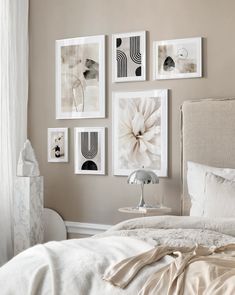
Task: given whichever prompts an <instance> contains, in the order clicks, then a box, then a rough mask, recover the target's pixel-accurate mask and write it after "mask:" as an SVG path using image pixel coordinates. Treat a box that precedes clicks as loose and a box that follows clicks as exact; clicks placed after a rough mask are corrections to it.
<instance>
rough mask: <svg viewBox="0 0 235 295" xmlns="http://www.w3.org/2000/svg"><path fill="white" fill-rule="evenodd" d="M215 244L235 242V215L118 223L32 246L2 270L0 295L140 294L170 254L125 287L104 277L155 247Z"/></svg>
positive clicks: (144, 219)
mask: <svg viewBox="0 0 235 295" xmlns="http://www.w3.org/2000/svg"><path fill="white" fill-rule="evenodd" d="M195 243H198V244H202V245H205V246H212V245H215V246H217V247H219V246H222V245H226V244H228V243H235V219H209V218H201V217H200V218H196V217H193V218H192V217H177V216H159V217H147V218H138V219H133V220H130V221H126V222H123V223H120V224H118V225H116V226H114V227H112V228H111V229H110V230H109V231H107V232H106V233H104V234H102V235H98V236H96V237H94V238H89V239H80V240H75V239H74V240H67V241H63V242H50V243H47V244H44V245H38V246H35V247H32V248H30V249H28V250H26V251H24V252H23V253H21V254H19V255H18V256H16V257H15V258H14V259H12V260H11V261H10V262H8V263H7V264H6V265H4V266H3V267H2V268H0V294H1V295H12V294H13V295H21V294H22V295H29V294H30V295H40V294H43V295H44V294H48V295H62V294H63V295H73V294H76V295H77V294H81V295H87V294H94V295H99V294H100V295H105V294H108V295H110V294H112V295H116V294H127V295H128V294H130V295H133V294H137V293H138V291H139V290H140V289H141V287H142V286H143V284H144V282H145V281H146V279H147V278H148V277H149V275H150V274H151V273H153V272H155V271H156V270H157V269H160V268H161V267H162V266H164V265H165V264H166V263H169V262H170V261H171V260H172V258H171V257H170V256H166V257H165V258H164V259H162V260H160V261H159V262H157V263H155V264H152V265H151V266H148V267H145V268H144V269H143V270H141V271H140V273H139V274H138V275H137V277H136V279H135V280H134V281H133V282H132V283H131V284H130V285H129V286H128V287H127V289H125V290H122V289H119V288H118V287H114V286H112V285H111V284H109V283H108V282H105V281H103V280H102V276H103V274H104V273H105V271H107V269H108V268H109V267H111V266H112V265H114V264H116V263H117V262H119V261H121V260H123V259H124V258H126V257H130V256H133V255H137V254H139V253H141V252H144V251H147V250H149V249H151V248H152V247H153V246H154V245H159V244H165V245H170V246H190V245H195Z"/></svg>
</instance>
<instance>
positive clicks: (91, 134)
mask: <svg viewBox="0 0 235 295" xmlns="http://www.w3.org/2000/svg"><path fill="white" fill-rule="evenodd" d="M74 168H75V174H105V128H104V127H81V128H80V127H79V128H75V129H74Z"/></svg>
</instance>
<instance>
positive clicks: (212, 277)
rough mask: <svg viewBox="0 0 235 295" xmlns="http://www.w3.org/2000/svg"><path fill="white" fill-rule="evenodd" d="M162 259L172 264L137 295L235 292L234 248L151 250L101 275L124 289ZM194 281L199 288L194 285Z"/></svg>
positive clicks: (148, 281)
mask: <svg viewBox="0 0 235 295" xmlns="http://www.w3.org/2000/svg"><path fill="white" fill-rule="evenodd" d="M165 255H171V256H174V260H173V261H172V262H171V263H169V264H168V265H166V266H164V267H163V268H161V269H159V270H158V271H157V272H155V273H153V274H151V275H150V277H149V278H148V280H147V281H146V283H145V284H144V286H143V288H142V289H141V290H140V292H139V293H138V295H154V294H165V295H180V294H187V295H214V294H218V295H231V294H233V292H235V284H234V281H235V244H229V245H225V246H222V247H219V248H216V247H210V248H208V247H203V246H200V245H196V246H195V247H193V248H191V249H189V248H184V247H179V248H178V249H174V248H171V247H164V246H161V247H154V248H153V249H151V250H149V251H147V252H144V253H141V254H139V255H137V256H133V257H130V258H127V259H124V260H123V261H120V262H119V263H117V264H116V265H114V266H113V267H112V268H110V269H109V270H108V271H107V272H106V273H105V274H104V277H103V279H104V280H105V281H107V282H110V283H111V284H113V285H115V286H118V287H120V288H125V287H126V286H128V284H129V283H130V282H131V281H132V280H133V279H134V277H135V274H136V273H137V272H138V271H139V270H140V269H141V268H143V267H144V266H146V265H148V264H151V263H153V262H156V261H158V260H160V259H161V258H163V257H164V256H165ZM195 272H196V273H195ZM199 273H200V275H199ZM196 279H197V280H198V284H197V283H196V284H195V281H196ZM221 288H222V290H221ZM184 291H186V293H184Z"/></svg>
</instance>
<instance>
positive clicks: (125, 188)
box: [29, 0, 235, 224]
mask: <svg viewBox="0 0 235 295" xmlns="http://www.w3.org/2000/svg"><path fill="white" fill-rule="evenodd" d="M234 11H235V1H234V0H223V1H222V0H221V1H219V0H218V1H214V0H206V1H205V0H145V1H140V0H93V1H86V0H40V1H39V0H31V1H30V97H29V138H30V139H31V140H32V143H33V146H34V148H35V151H36V154H37V157H38V159H39V163H40V168H41V172H42V175H44V177H45V206H47V207H50V208H52V209H55V210H57V211H58V212H59V213H60V214H61V215H62V217H63V218H64V219H66V220H70V221H80V222H92V223H107V224H114V223H116V222H118V221H120V220H123V219H124V218H127V217H128V216H126V215H125V214H122V213H118V211H117V209H118V208H119V207H121V206H130V205H133V204H136V203H137V201H138V197H139V188H138V187H136V186H131V185H127V184H126V178H125V177H116V176H112V117H111V113H112V112H111V110H112V102H111V97H112V91H125V90H128V91H132V90H134V91H135V90H136V91H137V90H145V89H154V88H169V89H171V91H170V96H169V177H168V178H164V179H161V183H160V185H155V186H151V185H149V186H148V187H147V186H146V199H147V200H148V201H149V202H152V203H154V202H156V201H157V200H158V198H159V196H162V197H164V200H165V205H167V206H171V207H172V208H173V211H174V213H179V210H180V192H181V183H180V112H179V108H180V105H181V103H182V102H183V101H184V100H188V99H193V98H206V97H227V96H234V94H235V83H234V81H235V80H234V79H235V53H234V48H235V33H234V28H235V17H234ZM139 30H146V31H148V35H147V36H148V37H147V55H148V58H147V78H148V79H147V81H146V82H139V83H135V82H131V83H119V84H112V82H111V34H112V33H119V32H131V31H139ZM98 34H106V35H107V36H108V37H107V46H106V49H107V54H106V56H107V58H106V63H107V71H106V82H107V84H106V85H107V87H106V90H107V92H106V93H107V94H106V107H107V118H105V119H89V120H85V119H84V120H55V40H56V39H61V38H70V37H79V36H89V35H98ZM199 36H201V37H204V38H205V39H204V42H203V68H204V70H203V72H204V75H203V78H198V79H181V80H165V81H164V80H162V81H152V80H151V79H152V41H154V40H164V39H174V38H186V37H199ZM79 126H106V127H108V132H107V146H106V149H107V152H108V155H107V159H106V164H107V175H106V176H85V175H84V176H83V175H80V176H79V175H75V174H74V173H73V170H74V169H73V127H79ZM48 127H70V148H69V152H70V155H69V156H70V162H69V163H58V164H55V163H47V128H48Z"/></svg>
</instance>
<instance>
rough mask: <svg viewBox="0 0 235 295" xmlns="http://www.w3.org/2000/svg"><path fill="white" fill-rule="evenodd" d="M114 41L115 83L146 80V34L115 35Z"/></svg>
mask: <svg viewBox="0 0 235 295" xmlns="http://www.w3.org/2000/svg"><path fill="white" fill-rule="evenodd" d="M112 39H113V40H112V71H113V82H128V81H144V80H146V32H145V31H142V32H134V33H125V34H115V35H113V38H112Z"/></svg>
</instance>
